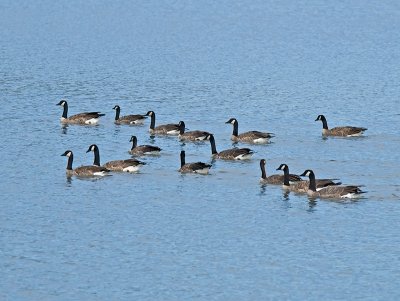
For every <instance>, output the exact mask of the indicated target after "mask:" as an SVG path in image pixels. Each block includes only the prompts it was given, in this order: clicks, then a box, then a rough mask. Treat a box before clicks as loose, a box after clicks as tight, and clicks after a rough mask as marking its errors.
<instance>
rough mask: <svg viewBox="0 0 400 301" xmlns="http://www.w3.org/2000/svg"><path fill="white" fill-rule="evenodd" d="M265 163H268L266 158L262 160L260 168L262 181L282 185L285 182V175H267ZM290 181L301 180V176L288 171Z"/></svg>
mask: <svg viewBox="0 0 400 301" xmlns="http://www.w3.org/2000/svg"><path fill="white" fill-rule="evenodd" d="M265 163H266V161H265V159H261V160H260V169H261V179H260V182H261V183H263V184H274V185H282V184H283V183H284V175H271V176H269V177H267V173H266V172H265ZM288 181H290V182H298V181H301V178H300V176H298V175H294V174H289V173H288Z"/></svg>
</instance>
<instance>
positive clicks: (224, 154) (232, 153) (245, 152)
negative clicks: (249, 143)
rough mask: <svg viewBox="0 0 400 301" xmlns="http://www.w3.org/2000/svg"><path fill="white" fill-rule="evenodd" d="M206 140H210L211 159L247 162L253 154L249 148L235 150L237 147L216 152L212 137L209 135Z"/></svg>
mask: <svg viewBox="0 0 400 301" xmlns="http://www.w3.org/2000/svg"><path fill="white" fill-rule="evenodd" d="M208 139H209V140H210V144H211V155H212V156H213V158H216V159H223V160H247V159H251V156H252V155H253V153H254V152H253V151H252V150H251V149H250V148H237V147H235V148H231V149H226V150H223V151H220V152H217V147H216V146H215V139H214V135H213V134H210V135H209V137H208Z"/></svg>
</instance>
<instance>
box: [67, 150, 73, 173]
mask: <svg viewBox="0 0 400 301" xmlns="http://www.w3.org/2000/svg"><path fill="white" fill-rule="evenodd" d="M73 161H74V155H73V154H72V153H71V154H70V156H69V157H68V163H67V170H72V162H73Z"/></svg>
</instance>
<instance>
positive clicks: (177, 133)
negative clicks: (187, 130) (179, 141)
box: [167, 130, 179, 135]
mask: <svg viewBox="0 0 400 301" xmlns="http://www.w3.org/2000/svg"><path fill="white" fill-rule="evenodd" d="M167 135H179V130H172V131H168V132H167Z"/></svg>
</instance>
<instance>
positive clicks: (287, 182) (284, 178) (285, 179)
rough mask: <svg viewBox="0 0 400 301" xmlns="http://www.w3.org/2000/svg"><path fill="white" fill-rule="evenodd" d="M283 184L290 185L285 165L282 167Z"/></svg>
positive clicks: (287, 169)
mask: <svg viewBox="0 0 400 301" xmlns="http://www.w3.org/2000/svg"><path fill="white" fill-rule="evenodd" d="M283 185H285V186H290V183H289V167H288V166H287V165H286V166H285V168H284V169H283Z"/></svg>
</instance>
